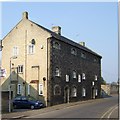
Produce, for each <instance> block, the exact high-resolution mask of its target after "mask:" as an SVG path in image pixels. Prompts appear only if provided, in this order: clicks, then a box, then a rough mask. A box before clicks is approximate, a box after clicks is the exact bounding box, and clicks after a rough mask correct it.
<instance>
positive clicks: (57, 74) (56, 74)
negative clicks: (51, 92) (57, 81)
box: [55, 67, 60, 76]
mask: <svg viewBox="0 0 120 120" xmlns="http://www.w3.org/2000/svg"><path fill="white" fill-rule="evenodd" d="M55 76H60V69H59V68H58V67H56V68H55Z"/></svg>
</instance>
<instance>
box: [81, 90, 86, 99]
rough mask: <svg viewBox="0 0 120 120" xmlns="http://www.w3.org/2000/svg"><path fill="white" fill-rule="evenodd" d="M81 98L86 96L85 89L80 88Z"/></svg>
mask: <svg viewBox="0 0 120 120" xmlns="http://www.w3.org/2000/svg"><path fill="white" fill-rule="evenodd" d="M82 96H83V97H85V96H86V89H85V88H82Z"/></svg>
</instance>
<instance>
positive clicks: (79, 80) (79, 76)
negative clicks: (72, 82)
mask: <svg viewBox="0 0 120 120" xmlns="http://www.w3.org/2000/svg"><path fill="white" fill-rule="evenodd" d="M78 82H81V75H80V74H79V75H78Z"/></svg>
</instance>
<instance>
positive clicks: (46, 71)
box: [1, 12, 102, 106]
mask: <svg viewBox="0 0 120 120" xmlns="http://www.w3.org/2000/svg"><path fill="white" fill-rule="evenodd" d="M2 44H3V50H2V69H4V76H3V77H2V80H1V83H2V84H1V86H2V90H3V91H9V85H11V90H12V92H13V97H15V96H17V95H25V96H28V95H30V96H32V97H34V98H36V99H40V100H42V101H44V102H45V104H46V105H47V106H50V105H55V104H60V103H64V102H66V103H67V102H72V101H78V100H86V99H92V98H99V97H100V91H101V87H100V86H101V83H100V79H101V58H102V57H101V56H100V55H98V54H97V53H95V52H93V51H92V50H90V49H88V48H87V47H86V46H85V43H84V42H82V43H75V42H73V41H72V40H70V39H68V38H65V37H63V36H62V35H61V27H59V26H55V27H52V30H48V29H46V28H44V27H42V26H40V25H38V24H37V23H35V22H33V21H31V20H29V19H28V13H27V12H24V13H23V15H22V19H21V21H20V22H19V23H18V24H17V25H16V26H15V27H14V28H13V29H12V30H11V31H10V32H9V33H8V34H7V35H6V36H5V37H4V38H3V40H2Z"/></svg>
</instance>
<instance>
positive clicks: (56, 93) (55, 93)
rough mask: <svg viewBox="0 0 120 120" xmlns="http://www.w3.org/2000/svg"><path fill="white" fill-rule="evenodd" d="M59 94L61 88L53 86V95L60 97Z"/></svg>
mask: <svg viewBox="0 0 120 120" xmlns="http://www.w3.org/2000/svg"><path fill="white" fill-rule="evenodd" d="M60 94H61V88H60V86H59V85H55V86H54V95H60Z"/></svg>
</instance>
